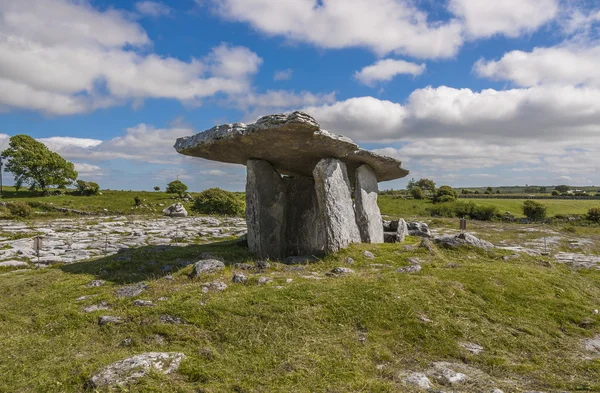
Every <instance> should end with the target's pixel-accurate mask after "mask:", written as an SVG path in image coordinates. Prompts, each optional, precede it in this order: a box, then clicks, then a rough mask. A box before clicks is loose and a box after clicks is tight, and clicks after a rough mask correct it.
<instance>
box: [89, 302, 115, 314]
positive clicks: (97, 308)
mask: <svg viewBox="0 0 600 393" xmlns="http://www.w3.org/2000/svg"><path fill="white" fill-rule="evenodd" d="M109 309H110V307H108V303H107V302H100V304H94V305H92V306H87V307H84V308H83V311H85V312H94V311H102V310H109Z"/></svg>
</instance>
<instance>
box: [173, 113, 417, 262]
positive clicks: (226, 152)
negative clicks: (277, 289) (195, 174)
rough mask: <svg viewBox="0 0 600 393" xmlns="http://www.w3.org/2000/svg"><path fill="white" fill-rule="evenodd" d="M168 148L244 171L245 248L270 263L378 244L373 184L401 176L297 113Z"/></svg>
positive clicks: (384, 160) (387, 160)
mask: <svg viewBox="0 0 600 393" xmlns="http://www.w3.org/2000/svg"><path fill="white" fill-rule="evenodd" d="M174 147H175V149H176V150H177V151H178V152H179V153H181V154H185V155H187V156H192V157H201V158H205V159H208V160H214V161H220V162H227V163H235V164H242V165H246V167H247V179H246V221H247V225H248V247H249V248H250V250H251V251H252V252H254V253H256V255H257V256H258V257H259V258H270V259H274V260H281V259H283V258H285V257H287V256H302V255H317V256H321V255H324V254H327V253H331V252H335V251H338V250H340V249H342V248H345V247H347V246H348V245H349V244H351V243H360V242H363V243H383V241H384V235H383V227H382V219H381V213H380V211H379V207H378V206H377V193H378V182H381V181H387V180H393V179H398V178H402V177H405V176H406V175H408V171H407V170H406V169H404V168H402V166H401V164H402V163H401V162H400V161H398V160H396V159H394V158H391V157H385V156H382V155H379V154H376V153H373V152H371V151H368V150H364V149H361V148H359V147H358V145H357V144H356V143H354V142H353V141H352V140H351V139H349V138H347V137H344V136H340V135H335V134H332V133H330V132H328V131H326V130H323V129H321V127H320V126H319V123H317V122H316V120H315V119H314V118H312V117H311V116H310V115H308V114H307V113H304V112H293V113H290V114H276V115H269V116H264V117H261V118H260V119H259V120H258V121H257V122H256V123H254V124H243V123H235V124H224V125H220V126H216V127H213V128H211V129H209V130H206V131H204V132H201V133H199V134H196V135H193V136H188V137H184V138H179V139H177V142H176V143H175V146H174ZM352 190H354V191H352ZM353 195H354V200H353V199H352V196H353Z"/></svg>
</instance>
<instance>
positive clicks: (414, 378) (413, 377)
mask: <svg viewBox="0 0 600 393" xmlns="http://www.w3.org/2000/svg"><path fill="white" fill-rule="evenodd" d="M404 383H405V384H407V385H414V386H418V387H420V388H423V389H430V388H431V381H430V380H429V378H427V375H425V374H423V373H410V374H408V375H407V376H406V377H405V378H404Z"/></svg>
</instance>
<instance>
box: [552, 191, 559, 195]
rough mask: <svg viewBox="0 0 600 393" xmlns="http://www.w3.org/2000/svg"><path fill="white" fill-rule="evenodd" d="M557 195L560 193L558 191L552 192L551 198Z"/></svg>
mask: <svg viewBox="0 0 600 393" xmlns="http://www.w3.org/2000/svg"><path fill="white" fill-rule="evenodd" d="M559 195H560V191H558V190H554V191H552V196H559Z"/></svg>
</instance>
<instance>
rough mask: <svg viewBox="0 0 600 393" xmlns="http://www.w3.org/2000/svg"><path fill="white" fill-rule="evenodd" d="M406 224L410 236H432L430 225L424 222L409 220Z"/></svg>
mask: <svg viewBox="0 0 600 393" xmlns="http://www.w3.org/2000/svg"><path fill="white" fill-rule="evenodd" d="M406 226H407V228H408V234H409V235H410V236H420V237H431V231H430V230H429V225H427V224H426V223H424V222H409V223H407V224H406Z"/></svg>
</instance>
